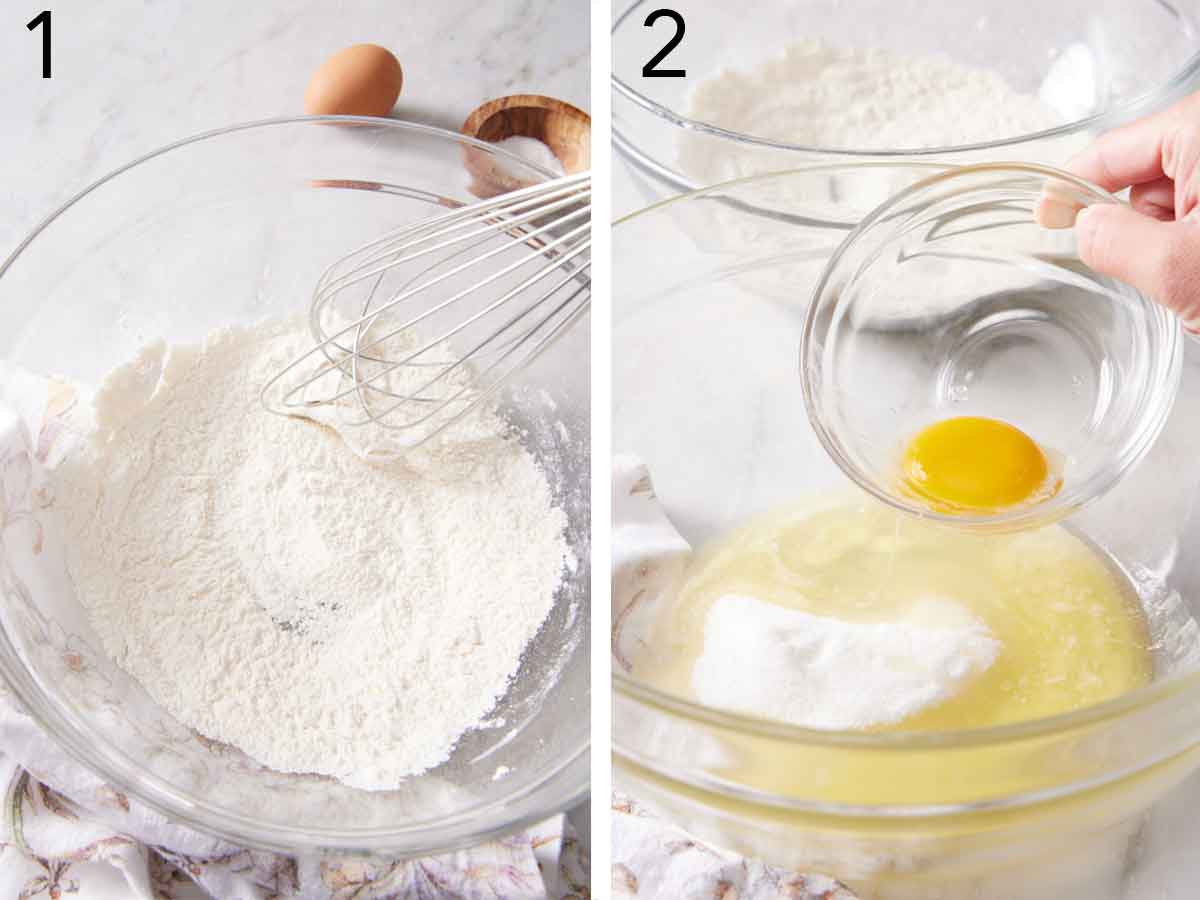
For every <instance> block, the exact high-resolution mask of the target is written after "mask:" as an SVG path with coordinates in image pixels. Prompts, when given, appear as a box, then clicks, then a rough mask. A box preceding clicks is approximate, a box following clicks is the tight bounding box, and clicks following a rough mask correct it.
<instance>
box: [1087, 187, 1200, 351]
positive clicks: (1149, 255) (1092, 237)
mask: <svg viewBox="0 0 1200 900" xmlns="http://www.w3.org/2000/svg"><path fill="white" fill-rule="evenodd" d="M1075 237H1076V240H1077V242H1078V245H1079V256H1080V258H1081V259H1082V260H1083V261H1084V262H1085V263H1087V264H1088V265H1089V266H1091V267H1092V268H1093V269H1095V270H1096V271H1097V272H1100V273H1101V274H1104V275H1109V276H1111V277H1113V278H1116V279H1118V280H1120V281H1124V282H1125V283H1126V284H1130V285H1132V286H1133V287H1135V288H1136V289H1137V290H1139V291H1141V292H1142V293H1143V294H1145V295H1146V296H1147V297H1149V298H1150V299H1151V300H1155V301H1157V302H1158V303H1160V304H1162V305H1163V306H1165V307H1167V309H1169V310H1171V311H1172V312H1174V313H1175V314H1176V315H1178V316H1179V317H1180V318H1181V319H1182V320H1183V323H1184V325H1185V326H1187V327H1188V329H1189V330H1193V331H1195V330H1200V227H1198V226H1197V223H1195V222H1191V221H1188V220H1184V221H1180V222H1162V221H1159V220H1157V219H1152V218H1150V217H1149V216H1144V215H1142V214H1141V213H1139V212H1136V211H1135V210H1132V209H1130V208H1129V207H1127V206H1124V205H1121V204H1117V203H1098V204H1095V205H1094V206H1089V207H1088V208H1087V209H1085V210H1083V211H1082V212H1080V213H1079V216H1078V218H1077V219H1076V220H1075Z"/></svg>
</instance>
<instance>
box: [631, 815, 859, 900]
mask: <svg viewBox="0 0 1200 900" xmlns="http://www.w3.org/2000/svg"><path fill="white" fill-rule="evenodd" d="M612 897H613V900H630V898H634V897H637V898H650V897H670V898H671V900H858V898H857V896H856V895H855V894H853V893H851V891H850V890H849V889H848V888H846V887H844V886H843V885H841V884H839V883H838V882H836V881H834V880H833V879H832V878H829V877H828V876H826V875H802V874H800V873H798V872H789V871H787V870H786V869H779V868H776V867H774V866H768V865H767V864H766V863H763V862H759V861H757V860H751V859H746V858H744V857H741V856H738V855H737V854H734V853H727V852H725V851H724V850H718V849H717V848H715V847H711V846H709V845H708V844H704V843H702V842H700V841H698V840H696V839H695V838H693V837H691V836H690V835H689V834H687V832H685V831H683V830H681V829H679V828H676V827H674V826H673V825H668V824H667V823H665V822H663V821H661V820H659V819H656V818H654V817H653V816H652V815H650V814H649V813H647V812H646V810H645V809H643V808H642V807H641V806H639V805H638V803H637V802H636V801H634V800H633V799H631V798H629V797H626V796H622V795H619V794H617V795H614V796H613V803H612Z"/></svg>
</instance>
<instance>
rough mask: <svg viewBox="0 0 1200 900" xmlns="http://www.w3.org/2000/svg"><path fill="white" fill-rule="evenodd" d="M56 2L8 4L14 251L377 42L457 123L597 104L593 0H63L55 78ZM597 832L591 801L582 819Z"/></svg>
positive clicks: (2, 160) (296, 111) (2, 123)
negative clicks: (166, 157) (78, 198)
mask: <svg viewBox="0 0 1200 900" xmlns="http://www.w3.org/2000/svg"><path fill="white" fill-rule="evenodd" d="M40 9H41V7H39V6H33V5H28V4H23V5H19V6H17V5H13V4H4V6H3V11H0V259H3V258H4V257H6V256H7V255H8V254H9V253H11V252H12V251H13V250H14V249H15V248H16V245H17V244H18V242H19V241H20V240H21V239H22V238H23V237H24V236H25V234H26V233H27V232H28V231H29V230H30V229H31V228H32V227H33V226H34V225H35V224H36V223H37V222H39V221H40V220H41V219H42V218H43V217H44V216H46V215H48V214H49V213H50V212H52V211H53V210H54V209H55V208H56V207H57V206H58V205H59V204H61V203H62V202H63V201H65V200H67V199H68V198H70V197H71V196H72V195H74V194H75V193H76V192H78V191H79V190H81V189H82V188H84V187H86V186H87V185H88V184H90V183H91V182H93V181H95V180H96V179H97V178H99V177H101V176H103V175H104V174H106V173H107V172H109V171H111V170H112V169H114V168H116V167H117V166H119V165H122V164H124V163H125V162H128V161H129V160H131V159H134V158H136V157H138V156H140V155H142V154H144V153H146V152H149V151H151V150H154V149H155V148H157V147H160V146H162V145H164V144H167V143H170V142H171V141H174V140H177V139H180V138H183V137H187V136H188V135H191V134H195V133H198V132H202V131H206V130H208V129H212V128H219V127H222V126H226V125H230V124H233V123H236V122H246V121H253V120H256V119H265V118H272V117H276V116H285V115H302V114H303V112H304V110H303V96H304V89H305V87H306V86H307V84H308V80H309V78H310V76H311V74H312V72H313V70H314V69H315V68H316V67H317V66H318V65H319V64H320V63H321V61H322V60H323V59H324V58H325V57H326V56H328V55H329V54H330V53H332V52H333V51H335V50H337V49H339V48H341V47H343V46H346V45H348V44H353V43H358V42H364V41H367V42H372V43H377V44H382V45H384V46H386V47H388V48H390V49H391V50H392V51H393V52H394V53H395V54H396V55H397V56H398V57H399V59H400V62H401V65H402V66H403V68H404V90H403V93H402V95H401V97H400V102H399V104H398V105H397V107H396V109H395V112H394V113H393V115H395V116H396V117H398V118H404V119H411V120H414V121H419V122H424V123H427V124H431V125H437V126H441V127H443V128H447V129H450V130H454V131H457V130H458V129H459V127H460V126H461V125H462V122H463V120H464V119H465V118H466V116H467V114H468V113H469V112H470V111H471V110H472V109H474V108H475V107H476V106H477V105H478V104H480V103H482V102H483V101H485V100H489V99H491V98H493V97H497V96H501V95H504V94H512V93H522V92H529V93H540V94H549V95H552V96H556V97H559V98H561V99H563V100H566V101H568V102H570V103H573V104H575V105H576V106H579V107H581V108H583V109H588V108H589V89H590V35H589V16H588V6H587V3H586V0H569V2H564V0H490V2H488V3H478V2H476V0H438V2H436V3H381V2H380V0H338V2H327V0H309V2H302V3H292V2H287V0H265V2H259V3H246V2H239V0H204V2H202V3H199V2H198V3H182V2H140V0H101V2H85V0H62V2H59V3H55V4H54V5H53V52H52V54H53V55H52V60H53V70H52V76H53V77H52V78H50V79H48V80H44V79H42V78H41V33H40V32H35V33H30V32H29V31H27V30H26V28H25V23H26V22H27V21H29V19H30V18H32V16H33V15H35V14H36V13H37V12H38V11H39V10H40ZM572 820H573V821H574V822H575V824H576V826H577V828H579V829H580V830H581V831H582V832H583V833H584V834H583V836H584V838H585V840H586V838H587V833H586V832H587V827H588V816H587V811H586V809H581V810H579V811H577V812H576V813H575V814H573V815H572Z"/></svg>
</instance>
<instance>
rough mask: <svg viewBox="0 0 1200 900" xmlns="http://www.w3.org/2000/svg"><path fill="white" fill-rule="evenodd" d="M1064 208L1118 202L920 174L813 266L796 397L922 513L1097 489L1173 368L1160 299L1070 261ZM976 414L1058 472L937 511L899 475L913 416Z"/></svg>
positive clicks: (1005, 514) (1015, 168)
mask: <svg viewBox="0 0 1200 900" xmlns="http://www.w3.org/2000/svg"><path fill="white" fill-rule="evenodd" d="M1047 200H1049V201H1050V202H1051V203H1053V204H1055V206H1056V209H1057V211H1059V212H1060V213H1061V212H1063V211H1066V212H1067V213H1068V214H1067V215H1065V216H1062V215H1060V216H1059V218H1060V219H1061V222H1062V224H1064V225H1065V224H1068V223H1069V222H1070V221H1072V220H1073V213H1074V211H1075V210H1077V209H1081V208H1083V207H1085V206H1089V205H1091V204H1094V203H1115V202H1119V201H1117V200H1116V198H1114V197H1113V196H1112V195H1110V194H1107V193H1105V192H1104V191H1101V190H1100V189H1098V188H1096V187H1094V186H1092V185H1090V184H1088V183H1086V182H1084V181H1081V180H1079V179H1077V178H1074V177H1073V176H1071V175H1068V174H1067V173H1065V172H1060V171H1057V170H1055V169H1050V168H1047V167H1043V166H1035V165H1025V164H1010V163H1004V164H985V165H978V166H969V167H963V168H959V169H953V170H950V171H947V172H945V173H941V174H937V175H934V176H932V177H929V178H927V179H925V180H923V181H921V182H919V183H917V184H915V185H913V186H911V187H909V188H908V189H906V190H904V191H902V192H900V193H898V194H896V195H895V196H893V197H892V198H891V199H889V200H887V201H886V202H884V203H883V204H882V205H880V206H879V207H877V208H876V209H875V210H874V211H873V212H871V213H870V214H869V215H867V216H866V218H864V219H863V220H862V222H861V223H860V224H859V225H858V227H857V228H855V229H854V230H853V231H852V232H851V233H850V234H849V235H848V236H847V238H846V240H845V241H844V243H843V244H842V245H841V247H840V248H839V249H838V250H837V252H835V253H834V254H833V256H832V257H831V258H830V260H829V262H828V265H827V266H826V268H825V272H824V274H823V275H822V277H821V278H820V280H819V281H818V282H817V287H816V290H815V292H814V295H813V301H812V303H811V305H810V307H809V309H808V314H807V318H806V321H805V325H804V333H803V337H802V340H801V346H800V373H801V379H802V382H803V388H804V402H805V406H806V408H807V411H808V415H809V419H810V421H811V422H812V425H813V428H814V430H815V431H816V434H817V437H818V438H819V439H820V441H821V443H822V444H823V445H824V447H825V449H826V450H827V451H828V452H829V454H830V455H831V456H832V458H833V459H834V461H835V462H836V463H837V464H838V465H839V466H840V467H841V469H842V470H843V471H844V472H845V473H846V475H848V476H849V477H850V478H851V479H852V480H853V481H854V482H856V483H857V484H858V485H859V486H861V487H862V488H864V489H866V490H867V491H869V492H870V493H871V494H873V495H875V496H876V497H878V498H879V499H881V500H883V501H884V502H886V503H888V504H890V505H892V506H894V507H897V508H899V509H902V510H906V511H908V512H910V513H913V514H916V515H919V516H923V517H925V518H930V519H937V520H942V521H945V522H947V523H952V524H954V525H957V526H960V527H969V528H974V529H978V530H990V531H1009V530H1016V529H1021V528H1029V527H1033V526H1036V525H1041V524H1046V523H1048V522H1051V521H1054V520H1056V519H1060V518H1062V517H1064V516H1066V515H1068V514H1069V513H1071V512H1072V511H1074V510H1076V509H1078V508H1080V507H1081V506H1083V505H1084V504H1086V503H1088V502H1089V501H1091V500H1094V499H1095V498H1097V497H1099V496H1101V495H1102V494H1103V493H1104V492H1105V491H1107V490H1108V489H1109V488H1111V487H1112V486H1113V485H1114V484H1115V483H1116V482H1117V481H1118V479H1120V478H1121V476H1122V475H1123V474H1124V473H1125V472H1127V471H1128V470H1129V468H1130V467H1131V466H1133V465H1134V464H1135V463H1136V462H1137V461H1138V460H1139V459H1140V458H1141V457H1142V456H1143V454H1145V452H1146V451H1147V450H1148V449H1149V447H1150V446H1151V444H1153V442H1154V440H1155V438H1156V437H1157V436H1158V433H1159V431H1160V430H1161V429H1162V426H1163V423H1164V422H1165V421H1166V418H1167V415H1168V413H1169V412H1170V409H1171V404H1172V401H1173V400H1174V397H1175V393H1176V390H1177V387H1178V384H1179V376H1180V366H1181V364H1182V359H1183V333H1182V329H1181V327H1180V324H1179V322H1178V321H1177V320H1176V318H1175V317H1174V316H1172V315H1171V314H1170V313H1168V312H1167V311H1166V310H1165V309H1163V308H1162V307H1160V306H1158V305H1156V304H1155V303H1153V302H1151V301H1150V300H1148V299H1147V298H1145V297H1143V296H1142V295H1140V294H1139V293H1137V292H1136V291H1135V290H1133V289H1132V288H1131V287H1129V286H1128V285H1125V284H1122V283H1120V282H1117V281H1115V280H1113V279H1110V278H1107V277H1104V276H1102V275H1099V274H1098V273H1096V272H1094V271H1093V270H1091V269H1089V268H1087V267H1086V266H1084V265H1083V264H1082V263H1081V262H1080V261H1079V258H1078V256H1077V255H1076V252H1075V244H1074V236H1073V233H1072V232H1071V231H1070V230H1069V229H1059V230H1052V229H1048V228H1044V227H1042V226H1041V225H1039V224H1038V222H1037V221H1036V220H1035V211H1036V210H1037V207H1038V204H1039V203H1045V202H1046V201H1047ZM956 416H984V417H988V418H992V419H999V420H1002V421H1005V422H1008V423H1010V424H1012V425H1015V426H1016V427H1018V428H1020V429H1021V430H1022V431H1024V432H1025V433H1026V434H1028V435H1029V436H1030V437H1032V438H1033V439H1034V440H1035V441H1036V442H1037V443H1038V444H1039V446H1041V447H1042V448H1043V450H1044V451H1045V452H1046V455H1047V457H1048V459H1049V462H1050V467H1051V470H1052V475H1053V476H1057V477H1058V478H1061V482H1062V484H1061V488H1060V489H1059V490H1058V491H1057V493H1055V494H1054V495H1053V496H1052V497H1043V498H1042V499H1041V500H1040V501H1037V502H1031V503H1029V504H1025V505H1019V506H1014V507H1010V508H1006V509H1004V510H1000V511H989V512H986V513H985V512H979V513H971V512H959V511H955V512H949V511H945V510H941V511H939V510H935V509H933V508H931V507H930V506H929V505H927V504H926V502H925V501H923V500H921V499H919V498H916V497H914V496H911V494H906V493H905V492H904V490H903V488H902V481H901V472H900V458H901V454H902V452H903V447H904V445H905V443H906V442H907V441H908V440H909V439H910V438H911V437H912V436H914V435H915V434H916V433H917V432H918V431H919V430H920V429H921V428H923V427H925V426H927V425H929V424H932V423H933V422H936V421H939V420H942V419H946V418H950V417H956Z"/></svg>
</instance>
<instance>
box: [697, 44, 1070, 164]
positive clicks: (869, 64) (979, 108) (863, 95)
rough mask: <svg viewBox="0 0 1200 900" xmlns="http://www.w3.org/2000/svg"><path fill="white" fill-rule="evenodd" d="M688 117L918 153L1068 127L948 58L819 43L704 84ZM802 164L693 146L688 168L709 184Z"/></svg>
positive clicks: (705, 143) (836, 144)
mask: <svg viewBox="0 0 1200 900" xmlns="http://www.w3.org/2000/svg"><path fill="white" fill-rule="evenodd" d="M687 115H688V116H689V117H690V118H692V119H696V120H699V121H701V122H706V123H708V124H710V125H716V126H718V127H720V128H724V129H727V130H729V131H735V132H738V133H741V134H746V135H752V136H754V137H757V138H764V139H767V140H774V141H781V142H784V143H789V144H799V145H801V146H807V147H821V148H837V149H854V150H885V149H887V150H897V149H905V150H915V149H921V148H928V147H955V146H961V145H964V144H975V143H982V142H985V141H992V140H997V139H1000V138H1011V137H1016V136H1019V135H1025V134H1031V133H1033V132H1038V131H1043V130H1045V129H1047V128H1051V127H1053V126H1055V125H1057V124H1059V123H1060V121H1061V118H1060V117H1059V116H1058V115H1057V114H1056V113H1055V112H1054V111H1053V110H1052V109H1051V108H1050V107H1049V106H1048V105H1047V104H1045V103H1044V102H1043V101H1042V100H1041V99H1039V98H1038V97H1036V96H1033V95H1031V94H1024V93H1021V92H1019V91H1017V90H1015V89H1014V88H1012V87H1011V86H1010V85H1009V84H1008V83H1007V82H1006V81H1005V80H1004V79H1003V78H1002V77H1000V75H998V74H997V73H995V72H992V71H989V70H987V69H981V68H975V67H971V66H965V65H962V64H960V63H957V62H954V61H953V60H951V59H949V58H947V57H943V56H934V55H926V56H917V55H906V54H900V53H894V52H892V51H889V50H885V49H881V48H867V49H856V48H850V47H839V46H834V45H831V44H827V43H825V42H824V41H821V40H816V39H811V40H804V41H800V42H797V43H795V44H793V45H791V46H789V47H788V48H787V49H786V50H785V51H784V52H783V53H782V55H780V56H778V57H776V58H773V59H769V60H766V61H764V62H763V63H762V64H761V65H759V66H757V67H755V68H753V69H750V70H748V71H738V70H735V69H722V70H721V71H719V72H718V73H717V74H716V75H714V76H713V77H711V78H709V79H706V80H704V81H702V82H701V83H699V84H698V85H697V86H696V88H695V89H694V91H693V92H692V95H691V98H690V104H689V107H688V110H687ZM800 162H801V160H797V159H796V157H795V156H794V155H791V154H788V153H782V154H780V153H777V152H776V153H771V152H770V151H761V150H752V149H746V148H737V147H734V146H733V145H727V144H726V142H722V143H721V145H719V146H718V145H716V144H715V143H714V142H713V141H712V140H710V139H705V138H699V137H694V136H685V138H684V140H683V142H682V144H681V148H680V164H681V166H682V168H683V169H684V171H685V172H687V173H688V174H690V175H692V176H694V177H696V178H697V179H699V180H701V181H703V182H706V183H714V182H717V181H723V180H726V179H728V178H734V177H738V176H742V175H749V174H754V173H756V172H765V171H774V170H779V169H785V168H792V167H794V166H796V165H798V164H799V163H800Z"/></svg>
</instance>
